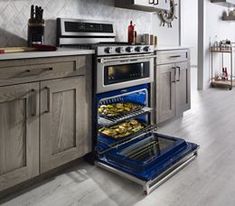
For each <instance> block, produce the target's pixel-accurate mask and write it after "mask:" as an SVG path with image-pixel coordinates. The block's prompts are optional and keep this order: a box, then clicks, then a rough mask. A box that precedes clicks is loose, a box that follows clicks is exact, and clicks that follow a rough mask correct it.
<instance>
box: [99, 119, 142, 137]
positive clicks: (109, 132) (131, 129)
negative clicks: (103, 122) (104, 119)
mask: <svg viewBox="0 0 235 206" xmlns="http://www.w3.org/2000/svg"><path fill="white" fill-rule="evenodd" d="M144 128H145V125H144V124H143V123H141V122H139V121H138V120H128V121H125V122H123V123H120V124H117V125H114V126H112V127H108V128H106V127H103V128H101V129H99V132H100V133H101V134H103V135H106V136H108V137H112V138H114V139H119V138H124V137H127V136H129V135H131V134H134V133H136V132H138V131H140V130H142V129H144Z"/></svg>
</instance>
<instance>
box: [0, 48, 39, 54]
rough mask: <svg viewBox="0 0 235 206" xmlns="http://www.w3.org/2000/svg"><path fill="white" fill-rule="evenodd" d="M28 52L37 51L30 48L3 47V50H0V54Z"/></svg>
mask: <svg viewBox="0 0 235 206" xmlns="http://www.w3.org/2000/svg"><path fill="white" fill-rule="evenodd" d="M30 51H37V49H36V48H32V47H3V48H0V54H7V53H16V52H30Z"/></svg>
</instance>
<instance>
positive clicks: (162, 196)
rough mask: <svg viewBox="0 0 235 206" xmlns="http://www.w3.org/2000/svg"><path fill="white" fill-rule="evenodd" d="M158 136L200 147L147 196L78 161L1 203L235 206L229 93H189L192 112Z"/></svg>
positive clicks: (234, 134) (233, 115)
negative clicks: (186, 162)
mask: <svg viewBox="0 0 235 206" xmlns="http://www.w3.org/2000/svg"><path fill="white" fill-rule="evenodd" d="M192 74H193V73H192ZM194 77H195V76H193V77H192V78H193V79H195V78H194ZM194 87H195V85H194ZM159 132H161V133H166V134H170V135H174V136H179V137H184V138H185V139H187V140H189V141H192V142H195V143H197V144H199V145H200V146H201V147H200V150H199V156H198V158H197V159H196V160H195V161H193V162H192V163H191V164H190V165H188V166H187V167H186V168H184V169H183V170H182V171H180V172H179V173H177V174H176V175H175V176H174V177H172V178H171V179H170V180H168V181H167V182H166V183H164V184H163V185H161V186H160V187H159V188H158V189H156V190H155V191H154V192H152V193H151V194H150V195H149V196H147V197H145V196H144V195H143V193H142V188H141V187H140V186H138V185H136V184H134V183H132V182H130V181H128V180H126V179H123V178H121V177H119V176H117V175H113V174H111V173H109V172H107V171H104V170H102V169H100V168H97V167H95V166H91V165H89V164H87V163H86V162H83V161H81V163H80V164H79V165H78V166H77V167H75V168H72V169H70V170H68V171H66V172H65V173H64V174H62V175H59V176H57V177H55V178H51V179H50V180H48V181H45V182H44V183H43V184H42V185H40V186H38V187H36V188H33V189H31V190H30V191H28V192H26V193H24V194H22V195H21V196H18V197H16V198H14V199H12V200H10V201H8V202H5V203H4V204H2V205H3V206H15V205H16V206H31V205H33V206H34V205H35V206H51V205H56V206H83V205H84V206H132V205H134V206H234V205H235V89H234V90H232V91H228V90H224V89H223V90H221V89H208V90H206V91H203V92H198V91H196V90H195V89H194V90H193V93H192V109H191V110H190V111H188V112H186V113H185V114H184V116H183V117H182V118H180V119H178V120H174V121H172V122H170V123H169V124H167V125H166V126H163V127H161V128H160V130H159Z"/></svg>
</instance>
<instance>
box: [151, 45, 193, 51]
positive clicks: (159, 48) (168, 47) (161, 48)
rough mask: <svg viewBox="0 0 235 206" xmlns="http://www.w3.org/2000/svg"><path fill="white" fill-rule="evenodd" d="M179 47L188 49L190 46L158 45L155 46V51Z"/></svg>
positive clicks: (177, 48) (178, 48)
mask: <svg viewBox="0 0 235 206" xmlns="http://www.w3.org/2000/svg"><path fill="white" fill-rule="evenodd" d="M180 49H190V46H159V47H156V48H155V51H165V50H180Z"/></svg>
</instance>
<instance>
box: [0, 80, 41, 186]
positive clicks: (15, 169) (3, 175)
mask: <svg viewBox="0 0 235 206" xmlns="http://www.w3.org/2000/svg"><path fill="white" fill-rule="evenodd" d="M38 174H39V83H27V84H21V85H14V86H6V87H0V191H2V190H4V189H7V188H9V187H12V186H14V185H16V184H19V183H21V182H23V181H25V180H28V179H30V178H32V177H35V176H37V175H38Z"/></svg>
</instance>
